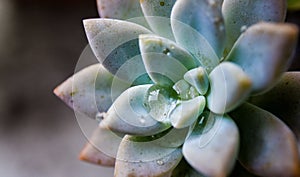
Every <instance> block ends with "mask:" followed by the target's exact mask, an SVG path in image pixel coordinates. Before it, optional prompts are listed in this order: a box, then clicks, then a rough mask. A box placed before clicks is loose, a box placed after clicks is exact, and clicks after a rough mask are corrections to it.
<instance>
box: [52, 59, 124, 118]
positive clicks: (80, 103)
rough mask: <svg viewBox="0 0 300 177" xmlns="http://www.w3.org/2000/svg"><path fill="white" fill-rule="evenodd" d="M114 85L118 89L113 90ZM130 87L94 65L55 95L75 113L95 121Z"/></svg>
mask: <svg viewBox="0 0 300 177" xmlns="http://www.w3.org/2000/svg"><path fill="white" fill-rule="evenodd" d="M112 83H114V84H115V85H118V87H113V88H112ZM129 86H130V84H128V83H125V82H123V81H121V80H119V79H117V78H114V77H113V75H112V74H110V73H109V72H108V71H107V70H106V69H105V68H104V67H103V66H102V65H101V64H94V65H91V66H89V67H87V68H84V69H83V70H81V71H79V72H78V73H76V74H74V75H73V76H72V77H70V78H69V79H67V80H66V81H65V82H63V83H62V84H61V85H59V86H58V87H57V88H56V89H55V90H54V93H55V94H56V95H57V96H58V97H59V98H60V99H62V100H63V101H64V102H65V103H66V104H67V105H68V106H70V107H71V108H72V109H74V110H75V111H78V112H80V113H83V114H85V115H87V116H89V117H91V118H93V119H95V117H96V114H97V113H98V112H105V111H107V110H108V108H109V107H110V106H111V104H112V101H113V97H116V96H118V95H120V94H121V93H122V92H123V91H124V90H126V89H127V88H128V87H129Z"/></svg>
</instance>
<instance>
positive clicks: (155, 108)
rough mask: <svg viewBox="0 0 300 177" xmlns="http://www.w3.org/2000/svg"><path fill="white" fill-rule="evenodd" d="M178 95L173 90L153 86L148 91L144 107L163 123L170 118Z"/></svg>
mask: <svg viewBox="0 0 300 177" xmlns="http://www.w3.org/2000/svg"><path fill="white" fill-rule="evenodd" d="M176 95H177V94H176V92H175V91H174V90H173V89H171V88H170V89H169V88H165V87H162V86H158V85H153V86H151V87H150V88H149V89H148V91H147V94H146V98H145V101H144V105H145V107H146V109H147V110H148V112H149V114H150V115H151V116H152V117H153V118H154V119H155V120H157V121H161V122H163V121H165V120H166V119H167V118H168V115H169V112H170V110H171V109H172V105H173V104H174V103H175V101H176Z"/></svg>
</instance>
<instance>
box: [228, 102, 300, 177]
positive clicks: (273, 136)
mask: <svg viewBox="0 0 300 177" xmlns="http://www.w3.org/2000/svg"><path fill="white" fill-rule="evenodd" d="M230 115H231V116H232V117H233V118H234V120H235V122H236V123H237V125H238V127H239V129H240V134H241V135H240V136H241V145H240V146H241V147H240V153H239V161H240V162H241V163H242V164H243V166H245V167H246V168H247V169H248V170H249V171H251V172H252V173H254V174H257V175H259V176H266V177H281V176H299V175H300V169H299V165H300V163H299V154H298V149H297V142H296V138H295V136H294V134H293V133H292V131H291V130H290V129H289V128H288V127H287V126H286V125H285V124H284V123H283V122H282V121H280V120H279V119H278V118H277V117H276V116H274V115H273V114H271V113H269V112H267V111H265V110H262V109H260V108H258V107H256V106H254V105H251V104H248V103H246V104H243V105H242V106H240V107H239V108H237V109H236V110H234V111H233V112H232V113H230Z"/></svg>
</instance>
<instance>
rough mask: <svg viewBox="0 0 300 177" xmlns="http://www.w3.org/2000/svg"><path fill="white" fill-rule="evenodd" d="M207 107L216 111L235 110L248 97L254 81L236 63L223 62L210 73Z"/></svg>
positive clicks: (220, 112)
mask: <svg viewBox="0 0 300 177" xmlns="http://www.w3.org/2000/svg"><path fill="white" fill-rule="evenodd" d="M209 80H210V91H209V92H208V94H207V107H208V108H209V109H210V110H211V111H212V112H214V113H217V114H223V113H226V112H228V111H231V110H233V109H234V108H236V107H237V106H239V105H240V104H241V103H242V102H243V101H244V100H245V99H247V98H248V96H249V94H250V91H251V86H252V84H251V83H252V82H251V80H250V78H249V77H248V76H247V75H246V74H245V73H244V71H243V70H242V69H241V68H240V67H239V66H238V65H236V64H234V63H231V62H222V63H221V64H220V65H218V66H217V67H216V68H215V69H214V70H213V71H212V72H211V73H210V75H209Z"/></svg>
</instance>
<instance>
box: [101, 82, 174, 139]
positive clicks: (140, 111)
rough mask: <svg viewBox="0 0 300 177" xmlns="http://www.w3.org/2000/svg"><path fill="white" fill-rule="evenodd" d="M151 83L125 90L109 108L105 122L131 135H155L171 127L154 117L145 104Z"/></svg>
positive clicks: (112, 128)
mask: <svg viewBox="0 0 300 177" xmlns="http://www.w3.org/2000/svg"><path fill="white" fill-rule="evenodd" d="M150 86H151V85H140V86H134V87H131V88H129V89H127V90H126V91H125V92H123V93H122V94H121V95H120V96H119V97H118V98H117V99H116V100H115V102H114V103H113V105H112V106H111V107H110V108H109V110H108V112H107V115H106V116H105V117H104V120H103V122H105V124H106V125H107V126H108V128H109V129H111V130H112V131H116V132H120V133H125V134H131V135H143V136H148V135H154V134H157V133H159V132H162V131H164V130H166V129H168V128H169V127H170V125H169V124H168V123H160V122H158V121H156V120H155V119H153V118H152V117H151V116H150V115H149V114H148V112H147V109H146V108H145V106H144V98H145V96H146V93H147V90H148V89H149V88H150Z"/></svg>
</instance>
